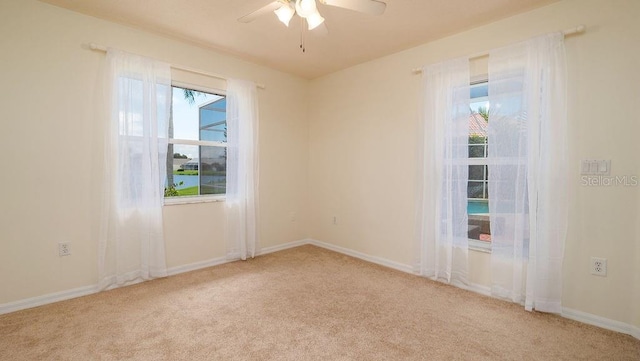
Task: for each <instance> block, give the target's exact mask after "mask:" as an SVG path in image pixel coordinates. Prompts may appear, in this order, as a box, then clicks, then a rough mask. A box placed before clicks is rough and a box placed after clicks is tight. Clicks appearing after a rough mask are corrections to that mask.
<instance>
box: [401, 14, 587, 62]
mask: <svg viewBox="0 0 640 361" xmlns="http://www.w3.org/2000/svg"><path fill="white" fill-rule="evenodd" d="M585 30H586V27H585V26H584V25H578V26H576V27H575V28H571V29H566V30H563V31H562V34H563V35H564V37H565V38H566V37H567V36H570V35H575V34H581V33H584V31H585ZM487 55H489V53H488V52H483V53H476V54H473V55H470V56H469V60H471V59H477V58H482V57H483V56H487ZM411 72H412V73H414V74H422V68H414V69H412V70H411Z"/></svg>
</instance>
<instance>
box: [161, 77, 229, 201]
mask: <svg viewBox="0 0 640 361" xmlns="http://www.w3.org/2000/svg"><path fill="white" fill-rule="evenodd" d="M172 88H173V89H172V90H173V95H172V103H171V118H170V125H169V146H168V152H167V181H166V185H165V197H184V196H212V195H223V194H225V193H226V168H227V123H226V119H227V115H226V97H225V96H224V95H220V94H214V93H208V92H203V91H198V90H193V89H188V88H183V87H178V86H173V87H172Z"/></svg>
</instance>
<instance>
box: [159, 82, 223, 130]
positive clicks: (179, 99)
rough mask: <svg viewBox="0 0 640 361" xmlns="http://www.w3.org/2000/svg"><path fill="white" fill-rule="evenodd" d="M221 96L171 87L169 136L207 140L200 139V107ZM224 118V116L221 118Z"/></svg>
mask: <svg viewBox="0 0 640 361" xmlns="http://www.w3.org/2000/svg"><path fill="white" fill-rule="evenodd" d="M221 98H222V99H224V97H222V96H220V95H216V94H210V93H203V92H199V91H196V90H191V89H185V88H179V87H173V100H172V101H173V104H172V113H171V114H172V117H171V121H172V127H170V128H169V129H170V130H169V138H173V139H187V140H208V139H200V109H201V108H202V107H206V106H207V105H209V104H211V103H212V102H214V101H216V100H219V99H221ZM225 106H226V105H225ZM223 109H224V107H223ZM222 114H223V115H224V114H225V113H222ZM225 119H226V116H224V117H223V118H222V120H225Z"/></svg>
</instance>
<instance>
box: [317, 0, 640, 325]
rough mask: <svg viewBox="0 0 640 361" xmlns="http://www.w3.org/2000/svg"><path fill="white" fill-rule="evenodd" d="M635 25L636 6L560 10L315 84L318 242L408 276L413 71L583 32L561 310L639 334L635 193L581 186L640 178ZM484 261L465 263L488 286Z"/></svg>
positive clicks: (639, 55)
mask: <svg viewBox="0 0 640 361" xmlns="http://www.w3.org/2000/svg"><path fill="white" fill-rule="evenodd" d="M638 18H640V2H638V1H635V0H627V1H623V0H616V1H602V0H568V1H562V2H560V3H556V4H553V5H550V6H547V7H544V8H540V9H538V10H534V11H531V12H528V13H525V14H522V15H519V16H514V17H511V18H508V19H506V20H502V21H499V22H495V23H492V24H489V25H486V26H483V27H480V28H476V29H473V30H470V31H467V32H464V33H460V34H457V35H454V36H451V37H448V38H445V39H441V40H439V41H434V42H432V43H428V44H424V45H422V46H419V47H416V48H413V49H410V50H407V51H404V52H401V53H397V54H394V55H391V56H387V57H384V58H380V59H377V60H374V61H371V62H368V63H365V64H361V65H359V66H355V67H353V68H350V69H347V70H344V71H340V72H337V73H334V74H331V75H328V76H325V77H323V78H319V79H316V80H314V81H313V82H312V83H311V90H310V97H311V99H313V102H311V103H310V125H309V128H310V137H309V142H310V153H309V162H310V164H309V174H310V176H309V179H310V190H309V199H310V202H309V204H310V205H311V212H310V214H311V217H310V219H311V220H312V221H311V224H310V234H311V237H312V238H314V239H318V240H321V241H325V242H329V243H332V244H335V245H337V246H341V247H345V248H348V249H353V250H355V251H358V252H362V253H365V254H368V255H372V256H376V257H382V258H386V259H389V260H391V261H395V262H399V263H403V264H407V265H411V264H412V263H413V262H414V256H413V254H414V252H413V250H414V240H413V237H414V229H415V225H416V222H415V219H414V217H415V216H414V212H415V206H416V205H415V201H414V200H415V199H416V190H415V187H416V182H415V179H416V169H417V168H416V149H417V146H416V145H417V135H416V133H417V130H418V122H419V104H420V103H419V94H420V77H419V76H416V75H413V74H412V73H411V69H413V68H416V67H420V66H422V65H425V64H429V63H434V62H438V61H442V60H446V59H450V58H453V57H458V56H465V55H471V54H476V53H479V52H484V51H487V50H489V49H492V48H496V47H500V46H503V45H508V44H510V43H514V42H517V41H519V40H524V39H527V38H529V37H532V36H535V35H539V34H542V33H546V32H550V31H557V30H563V29H567V28H572V27H575V26H577V25H579V24H584V25H586V26H587V31H586V33H584V34H582V35H577V36H572V37H569V38H567V39H566V48H567V56H568V67H569V122H570V144H569V147H570V149H571V151H570V162H569V164H570V166H571V191H570V202H571V203H570V219H569V222H570V223H569V234H568V240H567V243H566V257H565V262H564V271H565V276H564V292H563V303H564V306H565V307H568V308H570V309H573V310H577V311H581V312H586V313H590V314H594V315H598V316H601V317H605V318H608V319H612V320H616V321H620V322H623V323H627V324H634V325H636V326H640V322H638V321H639V320H638V315H637V312H638V310H637V309H638V308H639V307H640V306H638V305H640V302H638V297H639V296H638V294H639V293H640V282H638V276H637V275H638V273H639V272H640V259H639V258H638V251H637V249H638V248H639V247H640V246H639V242H640V239H639V237H638V228H637V227H636V223H637V222H638V220H639V219H640V218H639V215H638V202H637V200H638V199H639V198H638V192H639V190H640V188H639V187H626V188H625V187H609V188H606V187H591V188H587V187H582V186H580V175H579V174H578V169H579V167H578V166H579V160H580V159H586V158H596V159H611V160H612V169H613V173H614V174H615V175H638V174H640V172H639V167H638V165H639V164H638V160H637V159H638V145H637V144H638V143H637V136H638V134H640V123H638V121H637V114H638V109H637V104H638V101H639V100H640V73H639V72H638V71H637V69H638V64H640V47H638V40H637V39H638V35H640V24H639V23H638V22H637V19H638ZM334 216H337V217H338V224H335V225H334V224H332V220H333V217H334ZM591 256H597V257H605V258H607V259H608V267H609V270H608V273H609V274H608V277H606V278H602V277H596V276H592V275H590V274H589V259H590V257H591ZM487 260H488V257H487V256H486V254H478V253H475V252H474V253H473V254H472V260H471V264H470V265H471V267H472V269H471V272H472V280H473V281H474V282H477V283H480V285H485V286H486V285H487V284H488V277H487V275H488V273H487ZM634 297H635V298H634ZM634 300H635V301H634Z"/></svg>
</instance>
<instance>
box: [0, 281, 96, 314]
mask: <svg viewBox="0 0 640 361" xmlns="http://www.w3.org/2000/svg"><path fill="white" fill-rule="evenodd" d="M96 292H98V285H92V286H84V287H79V288H74V289H71V290H66V291H60V292H54V293H49V294H46V295H43V296H37V297H31V298H27V299H24V300H19V301H15V302H9V303H4V304H1V305H0V315H2V314H5V313H10V312H15V311H20V310H24V309H27V308H33V307H38V306H43V305H47V304H49V303H54V302H58V301H64V300H69V299H72V298H76V297H82V296H87V295H90V294H93V293H96Z"/></svg>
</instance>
